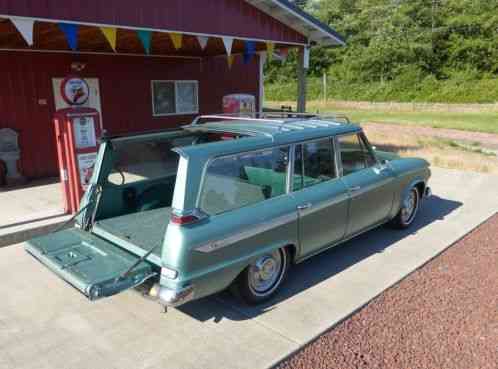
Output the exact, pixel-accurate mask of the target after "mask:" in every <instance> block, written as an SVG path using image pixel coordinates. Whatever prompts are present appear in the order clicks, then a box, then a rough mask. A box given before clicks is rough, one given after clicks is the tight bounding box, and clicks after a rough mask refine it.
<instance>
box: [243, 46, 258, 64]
mask: <svg viewBox="0 0 498 369" xmlns="http://www.w3.org/2000/svg"><path fill="white" fill-rule="evenodd" d="M255 53H256V43H255V42H254V41H246V42H245V44H244V64H248V63H249V62H250V61H251V58H252V56H253V55H254V54H255Z"/></svg>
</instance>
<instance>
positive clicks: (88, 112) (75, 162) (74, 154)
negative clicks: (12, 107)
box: [54, 108, 101, 213]
mask: <svg viewBox="0 0 498 369" xmlns="http://www.w3.org/2000/svg"><path fill="white" fill-rule="evenodd" d="M99 117H100V115H99V112H98V111H97V110H95V109H92V108H67V109H62V110H59V111H57V112H56V114H55V117H54V124H55V132H56V136H57V155H58V159H59V168H60V179H61V184H62V190H63V193H64V208H65V211H66V213H75V212H76V211H77V210H78V207H79V204H80V201H81V198H82V197H83V194H84V192H85V190H86V188H87V187H88V184H89V183H90V179H91V177H92V174H93V168H94V165H95V161H96V160H97V152H98V146H99V139H100V136H101V129H100V122H99Z"/></svg>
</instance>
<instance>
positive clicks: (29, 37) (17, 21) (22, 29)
mask: <svg viewBox="0 0 498 369" xmlns="http://www.w3.org/2000/svg"><path fill="white" fill-rule="evenodd" d="M10 21H11V22H12V23H13V24H14V26H16V28H17V30H18V31H19V33H20V34H21V35H22V37H24V39H25V40H26V42H27V43H28V45H29V46H33V25H34V24H35V21H34V20H33V19H24V18H17V17H11V18H10Z"/></svg>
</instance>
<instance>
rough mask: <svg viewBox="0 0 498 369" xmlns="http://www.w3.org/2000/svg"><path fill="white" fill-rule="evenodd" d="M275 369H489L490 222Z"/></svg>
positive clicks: (493, 275) (494, 324) (496, 307)
mask: <svg viewBox="0 0 498 369" xmlns="http://www.w3.org/2000/svg"><path fill="white" fill-rule="evenodd" d="M420 247H423V245H420ZM277 368H278V369H291V368H292V369H294V368H307V369H320V368H340V369H348V368H365V369H366V368H383V369H388V368H403V369H404V368H410V369H415V368H423V369H428V368H437V369H447V368H449V369H453V368H462V369H475V368H490V369H491V368H492V369H497V368H498V215H495V216H494V217H493V218H491V219H490V220H489V221H488V222H486V223H485V224H483V225H482V226H481V227H479V228H477V229H476V230H474V231H473V232H472V233H470V234H469V235H467V236H466V237H465V238H464V239H462V240H461V241H459V242H458V243H456V244H455V245H454V246H452V247H451V248H449V249H448V250H446V251H445V252H444V253H443V254H442V255H440V256H439V257H437V258H436V259H434V260H432V261H431V262H429V263H428V264H427V265H425V266H424V267H423V268H421V269H419V270H417V271H416V272H414V273H412V274H411V275H410V276H408V277H407V278H406V279H404V280H403V281H402V282H400V283H399V284H397V285H396V286H394V287H392V288H390V289H389V290H387V291H386V292H384V293H383V294H382V295H380V296H379V297H377V298H376V299H375V300H373V301H372V302H371V303H370V304H368V305H367V306H366V307H365V308H363V309H362V310H361V311H360V312H358V313H357V314H355V315H353V316H352V317H351V318H350V319H348V320H345V321H344V322H342V323H341V324H339V325H338V326H336V327H335V328H334V329H332V330H330V331H329V332H327V333H324V334H323V335H322V336H320V337H319V338H318V339H317V340H315V341H314V342H312V343H311V344H309V345H308V346H306V347H305V348H304V349H303V350H301V351H300V352H298V353H297V354H296V355H294V356H292V357H291V358H290V359H288V360H287V361H285V362H283V363H281V364H280V365H279V366H278V367H277Z"/></svg>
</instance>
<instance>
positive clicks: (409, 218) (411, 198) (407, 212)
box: [391, 187, 420, 229]
mask: <svg viewBox="0 0 498 369" xmlns="http://www.w3.org/2000/svg"><path fill="white" fill-rule="evenodd" d="M419 204H420V194H419V193H418V189H417V187H412V188H411V189H410V191H409V192H408V194H407V195H406V196H405V198H404V199H403V203H402V204H401V209H400V210H399V213H398V214H397V215H396V217H395V218H394V219H393V220H392V221H391V225H393V226H394V227H395V228H399V229H405V228H408V227H409V226H410V225H411V224H412V223H413V220H414V219H415V217H416V216H417V213H418V208H419Z"/></svg>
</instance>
